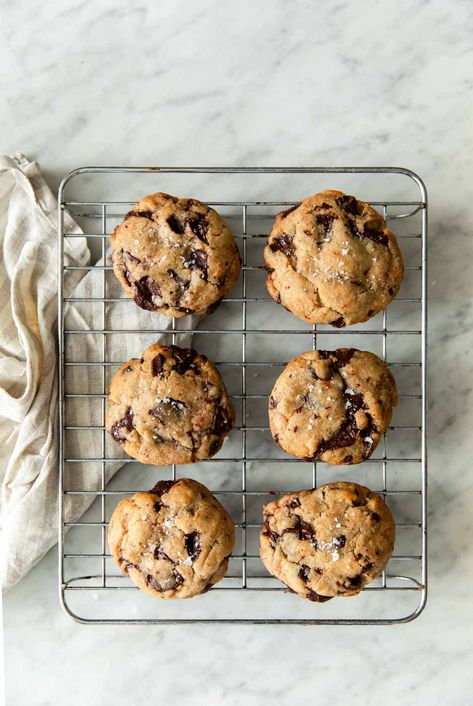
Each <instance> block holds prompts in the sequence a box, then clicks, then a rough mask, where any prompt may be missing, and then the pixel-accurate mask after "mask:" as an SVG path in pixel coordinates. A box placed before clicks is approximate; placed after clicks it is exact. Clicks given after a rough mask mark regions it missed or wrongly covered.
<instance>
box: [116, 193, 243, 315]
mask: <svg viewBox="0 0 473 706" xmlns="http://www.w3.org/2000/svg"><path fill="white" fill-rule="evenodd" d="M111 242H112V251H113V252H112V263H113V270H114V272H115V276H116V277H117V279H118V281H119V282H120V284H121V285H122V287H123V289H124V290H125V291H126V293H127V294H128V296H130V297H131V298H132V299H134V301H135V302H136V304H138V306H140V307H141V308H142V309H148V310H149V311H158V312H160V313H162V314H166V315H167V316H174V317H182V316H186V315H187V314H193V313H196V314H205V313H210V311H212V310H213V308H215V307H216V306H217V305H218V302H219V301H220V299H222V297H224V296H225V295H226V294H228V292H229V291H230V289H231V288H232V287H233V285H234V284H235V282H236V281H237V279H238V275H239V272H240V256H239V253H238V248H237V245H236V242H235V239H234V237H233V235H232V232H231V231H230V229H229V227H228V226H227V224H226V223H225V221H224V220H223V219H222V218H221V216H220V215H219V214H218V213H217V212H216V211H214V209H212V208H210V207H209V206H207V205H206V204H204V203H202V202H201V201H197V200H195V199H178V198H176V197H175V196H170V195H169V194H164V193H156V194H151V195H150V196H146V197H145V198H143V199H142V200H141V201H140V202H139V203H137V204H136V205H135V206H134V207H133V209H132V210H131V211H130V212H129V213H128V214H127V215H126V216H125V219H124V221H123V223H121V224H120V225H118V226H117V227H116V228H115V230H114V231H113V234H112V238H111Z"/></svg>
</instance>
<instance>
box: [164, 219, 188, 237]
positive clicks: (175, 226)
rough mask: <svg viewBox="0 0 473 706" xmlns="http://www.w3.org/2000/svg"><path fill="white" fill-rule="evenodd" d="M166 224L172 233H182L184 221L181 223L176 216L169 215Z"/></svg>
mask: <svg viewBox="0 0 473 706" xmlns="http://www.w3.org/2000/svg"><path fill="white" fill-rule="evenodd" d="M167 224H168V226H169V227H170V229H171V230H172V231H173V232H174V233H177V234H178V235H182V234H183V233H184V230H185V223H182V221H180V220H179V219H178V218H176V216H174V215H172V216H169V218H168V219H167Z"/></svg>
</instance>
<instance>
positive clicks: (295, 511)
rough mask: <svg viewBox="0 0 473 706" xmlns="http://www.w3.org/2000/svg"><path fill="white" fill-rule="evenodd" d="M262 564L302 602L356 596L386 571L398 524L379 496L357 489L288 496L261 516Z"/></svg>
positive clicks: (336, 487) (337, 487)
mask: <svg viewBox="0 0 473 706" xmlns="http://www.w3.org/2000/svg"><path fill="white" fill-rule="evenodd" d="M263 521H264V522H263V528H262V530H261V534H260V553H261V560H262V562H263V564H264V565H265V567H266V568H267V569H268V571H269V572H270V573H271V574H272V575H273V576H276V577H277V578H278V579H280V580H281V581H282V582H283V583H285V584H286V586H288V587H289V588H290V589H291V590H292V591H294V592H295V593H297V594H298V595H299V596H301V597H302V598H308V599H309V600H311V601H317V602H324V601H328V600H329V599H330V598H332V597H333V596H354V595H356V594H357V593H360V591H362V590H363V588H364V587H365V586H366V585H367V584H368V583H370V581H372V580H373V579H374V578H376V576H378V574H380V573H381V571H383V569H384V568H385V567H386V565H387V563H388V561H389V558H390V556H391V553H392V551H393V547H394V536H395V524H394V520H393V517H392V515H391V512H390V510H389V508H388V507H387V506H386V504H385V502H384V500H383V499H382V498H381V496H379V495H377V494H376V493H373V492H372V491H371V490H368V488H365V487H364V486H362V485H357V484H356V483H342V482H340V483H328V484H327V485H322V486H321V487H320V488H316V489H314V490H301V491H299V492H296V493H289V494H288V495H285V496H284V497H283V498H280V499H279V500H275V501H274V502H271V503H269V504H268V505H266V506H265V507H264V511H263Z"/></svg>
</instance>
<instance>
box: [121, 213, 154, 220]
mask: <svg viewBox="0 0 473 706" xmlns="http://www.w3.org/2000/svg"><path fill="white" fill-rule="evenodd" d="M132 216H134V217H135V218H147V219H148V220H149V221H152V220H153V212H152V211H128V213H127V214H126V216H125V218H124V219H123V220H124V221H126V220H127V218H131V217H132Z"/></svg>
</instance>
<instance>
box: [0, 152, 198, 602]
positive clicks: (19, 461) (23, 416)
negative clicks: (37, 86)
mask: <svg viewBox="0 0 473 706" xmlns="http://www.w3.org/2000/svg"><path fill="white" fill-rule="evenodd" d="M56 223H57V202H56V200H55V198H54V196H53V194H52V192H51V191H50V189H49V188H48V186H47V185H46V183H45V181H44V179H43V177H42V176H41V174H40V171H39V169H38V166H37V165H36V163H35V162H30V161H29V160H28V159H27V158H26V157H24V156H23V155H20V154H16V155H13V156H12V157H8V156H0V241H1V248H2V254H1V258H0V288H1V290H0V291H1V302H0V329H1V336H0V481H1V484H2V495H1V521H2V545H3V551H2V556H1V578H2V586H3V588H4V589H8V588H11V587H12V586H14V585H15V583H17V581H19V580H20V579H21V578H22V576H24V575H25V574H26V573H27V572H28V571H29V569H31V568H32V567H33V566H34V565H35V564H36V562H37V561H39V559H41V557H42V556H43V555H44V554H45V553H46V552H47V551H48V549H50V548H51V547H52V546H53V545H54V544H55V542H56V538H57V514H58V435H57V423H56V416H57V344H56V325H57V265H56V257H57V256H56V242H57V231H56ZM65 232H68V233H72V232H74V233H81V231H80V228H79V227H78V225H77V224H76V223H74V221H73V220H72V219H71V218H70V217H69V216H68V215H67V214H66V216H65ZM64 256H65V264H68V265H74V264H77V265H83V264H87V263H88V262H89V257H90V255H89V251H88V248H87V242H86V239H85V238H69V239H67V238H66V239H65V243H64ZM109 276H110V278H109ZM102 284H103V283H102V279H101V277H100V276H99V273H98V272H96V271H95V272H90V273H87V274H85V276H84V271H80V270H78V271H68V272H67V273H66V276H65V280H64V295H65V296H71V295H72V293H73V295H74V297H87V296H88V297H90V296H92V297H97V296H101V293H102ZM107 288H108V291H107V294H108V295H109V296H111V297H117V296H118V297H121V296H122V295H123V292H121V290H120V287H119V286H117V283H116V282H115V281H114V278H113V273H107ZM114 288H115V289H114ZM94 307H100V312H101V311H102V309H101V305H100V304H92V305H90V304H85V303H80V304H71V305H69V306H68V307H67V308H66V325H67V327H68V328H72V329H85V330H87V329H88V328H100V326H101V323H102V322H101V320H100V314H99V313H98V310H97V309H95V308H94ZM179 323H180V328H181V329H183V330H185V329H186V328H189V327H193V326H194V325H195V323H196V319H195V318H194V317H185V319H182V320H180V321H179ZM169 326H170V319H168V318H167V317H164V316H161V315H158V314H152V313H150V312H145V311H142V310H140V309H139V308H138V307H137V306H135V305H134V304H133V303H132V302H130V303H123V304H122V303H120V304H118V305H109V307H108V310H107V328H112V329H117V328H120V327H122V328H126V329H134V328H141V329H145V330H146V331H149V332H150V333H149V334H137V335H131V336H123V335H113V336H110V337H107V342H106V345H107V357H108V360H116V361H120V360H122V361H123V360H127V359H128V358H130V357H133V356H137V355H139V354H140V352H141V350H142V349H143V348H144V347H146V346H147V345H149V344H150V343H152V342H154V341H156V340H163V341H164V342H168V337H167V335H162V336H160V335H158V334H154V335H153V329H165V328H169ZM112 339H113V340H112ZM177 342H178V343H179V344H181V345H188V344H189V342H190V334H185V333H183V334H179V337H178V339H177ZM101 350H102V337H101V336H95V335H91V334H90V335H82V334H80V335H72V336H69V337H67V341H66V351H67V359H69V360H75V361H87V360H100V357H101ZM101 370H102V369H101V366H97V367H75V366H74V367H68V368H67V370H66V373H67V374H66V391H67V392H84V391H85V392H87V391H89V392H102V391H103V380H102V372H101ZM110 372H111V373H113V369H110ZM107 384H108V378H107ZM73 403H74V404H73V405H72V404H71V407H70V410H69V414H68V416H69V419H68V420H66V421H67V423H68V424H71V425H72V424H74V425H84V424H92V425H101V423H102V414H103V410H102V400H101V399H99V398H80V399H77V400H74V401H73ZM101 444H102V432H101V431H100V430H97V431H80V432H71V433H69V432H68V433H66V449H65V452H66V455H67V456H68V457H71V458H81V457H87V456H89V457H90V456H94V455H99V456H100V455H101ZM112 446H113V444H112ZM114 446H115V447H116V445H114ZM110 448H111V447H110V444H109V442H108V441H107V451H106V452H107V454H108V455H111V452H110ZM112 453H114V455H117V456H118V460H117V463H116V464H108V467H107V469H106V480H108V479H109V478H110V477H111V475H112V474H113V473H114V472H116V470H118V468H120V467H121V466H122V465H123V463H124V459H123V456H122V454H121V452H120V451H119V450H118V451H114V452H112ZM120 456H122V458H120ZM101 482H102V478H101V464H93V463H91V464H86V463H84V464H80V463H77V464H71V465H68V466H67V473H66V477H65V483H66V485H67V488H68V489H71V490H80V489H82V490H85V489H86V490H97V489H100V487H101ZM93 500H94V497H93V496H90V495H86V496H80V495H78V496H67V497H66V499H65V503H64V513H65V520H66V521H67V522H70V521H74V520H76V519H77V518H79V517H80V515H81V514H82V513H83V512H84V511H85V510H86V509H87V508H88V507H89V505H90V504H91V503H92V502H93Z"/></svg>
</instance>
